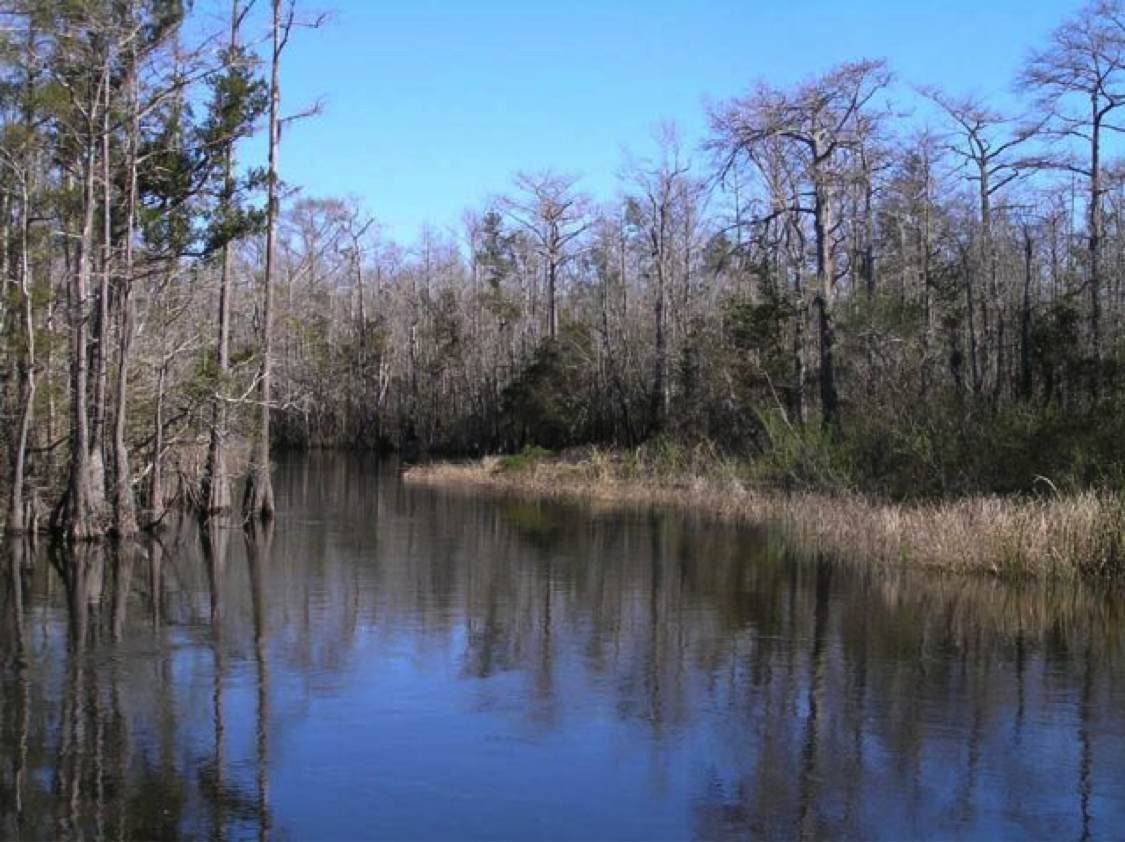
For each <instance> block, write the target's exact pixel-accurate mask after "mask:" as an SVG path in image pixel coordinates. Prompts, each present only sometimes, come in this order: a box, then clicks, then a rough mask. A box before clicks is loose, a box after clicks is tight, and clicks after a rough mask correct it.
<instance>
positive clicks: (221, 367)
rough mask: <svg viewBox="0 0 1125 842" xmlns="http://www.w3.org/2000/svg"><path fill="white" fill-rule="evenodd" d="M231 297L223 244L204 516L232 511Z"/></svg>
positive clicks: (234, 42)
mask: <svg viewBox="0 0 1125 842" xmlns="http://www.w3.org/2000/svg"><path fill="white" fill-rule="evenodd" d="M238 7H239V2H238V0H233V2H232V3H231V24H230V52H231V56H232V59H233V58H234V56H235V50H236V49H237V48H238V43H239V39H238V26H239V20H240V14H239V8H238ZM223 193H224V197H223V198H224V207H223V208H222V209H221V212H222V213H224V214H229V213H230V211H231V207H230V203H231V202H232V201H233V193H234V138H233V137H232V138H228V139H227V141H226V149H225V150H224V160H223ZM230 296H231V247H230V243H229V242H224V243H223V253H222V258H221V268H220V279H219V336H218V348H217V349H216V362H217V363H218V366H217V368H218V371H217V379H218V383H217V384H216V386H215V390H216V393H217V394H216V397H215V401H214V405H213V408H212V416H211V441H210V445H209V447H208V450H207V466H206V469H205V471H204V474H203V509H204V513H205V514H219V513H222V512H226V511H227V510H229V509H230V506H231V498H230V480H229V478H228V476H227V426H228V423H227V405H226V388H227V376H228V374H229V372H230Z"/></svg>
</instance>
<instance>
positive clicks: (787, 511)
mask: <svg viewBox="0 0 1125 842" xmlns="http://www.w3.org/2000/svg"><path fill="white" fill-rule="evenodd" d="M737 474H738V470H737V466H736V465H733V464H726V465H721V466H719V468H718V469H716V470H714V471H713V472H711V473H710V474H707V475H700V474H697V475H687V474H681V475H674V474H670V473H667V472H665V471H663V470H661V469H660V468H659V467H657V466H655V465H653V464H652V463H649V464H647V465H646V464H645V463H644V462H643V460H640V461H638V460H636V459H633V458H623V457H621V456H619V455H616V456H615V455H613V454H609V453H606V452H604V451H592V452H591V453H590V454H589V455H588V456H585V457H584V458H582V459H577V460H564V459H554V458H549V459H548V458H536V457H534V456H525V457H508V458H507V459H497V458H486V459H481V460H475V461H472V462H458V463H451V462H439V463H433V464H429V465H423V466H416V467H413V468H410V469H409V470H408V471H406V473H405V479H406V481H407V482H414V483H427V484H434V485H443V486H449V487H458V486H459V487H472V488H474V489H490V490H494V491H497V492H502V493H517V494H521V495H534V496H538V497H545V498H554V499H566V500H577V501H584V502H589V503H594V504H609V505H613V506H625V507H629V506H674V507H681V508H685V509H690V510H693V511H698V512H701V513H705V514H707V515H709V516H713V517H716V518H720V519H724V520H730V521H739V522H746V523H754V524H762V525H766V526H769V527H772V528H776V529H779V530H781V531H782V532H783V533H784V534H785V536H786V537H787V538H788V539H789V540H791V541H792V542H793V543H794V544H795V545H796V546H797V547H798V548H799V549H801V550H804V551H809V552H827V553H831V554H833V555H836V556H838V557H840V558H841V559H843V560H847V561H863V562H868V563H875V564H892V565H899V564H902V565H909V566H917V567H926V568H934V569H941V570H947V571H956V572H974V573H987V574H990V575H994V576H1003V577H1013V578H1015V577H1037V578H1072V577H1112V576H1117V575H1119V574H1120V573H1121V572H1122V571H1123V569H1125V506H1123V505H1122V501H1121V500H1120V498H1119V497H1118V496H1117V495H1115V494H1110V493H1096V492H1092V491H1088V492H1081V493H1076V494H1071V495H1058V494H1053V495H1052V496H1049V497H1039V498H1034V499H1018V498H1012V497H996V496H990V497H984V496H982V497H971V498H965V499H961V500H955V501H943V502H933V503H919V504H905V503H893V502H888V501H881V500H878V499H875V498H872V497H869V496H866V495H862V494H858V493H852V492H841V493H827V492H814V491H799V492H793V493H786V492H781V491H773V490H767V489H762V488H758V487H755V486H752V485H750V484H749V483H747V482H746V481H745V480H742V479H739V478H738V476H737Z"/></svg>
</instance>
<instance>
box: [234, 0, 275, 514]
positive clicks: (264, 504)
mask: <svg viewBox="0 0 1125 842" xmlns="http://www.w3.org/2000/svg"><path fill="white" fill-rule="evenodd" d="M283 46H284V41H283V39H282V20H281V0H273V49H272V62H271V68H270V117H269V188H268V192H269V196H268V200H267V207H266V267H265V278H264V280H263V287H264V289H263V302H262V368H261V375H260V377H261V382H260V384H259V387H260V391H259V395H260V403H259V407H258V429H257V432H256V440H255V442H254V452H253V454H252V456H251V464H250V473H249V476H248V477H247V480H246V493H245V495H244V497H243V501H242V510H243V513H244V514H245V515H246V517H248V518H256V517H264V518H269V517H272V516H273V512H274V499H273V484H272V482H271V481H270V400H271V398H272V392H271V386H272V377H273V370H272V365H273V362H272V359H271V358H272V356H273V347H272V345H273V324H272V317H273V313H272V306H273V269H274V262H275V260H276V252H277V216H278V209H279V207H278V206H279V198H278V184H277V153H278V146H279V145H280V141H281V123H280V118H279V116H278V109H279V107H280V101H281V92H280V88H279V85H280V81H281V79H280V65H281V50H282V48H283Z"/></svg>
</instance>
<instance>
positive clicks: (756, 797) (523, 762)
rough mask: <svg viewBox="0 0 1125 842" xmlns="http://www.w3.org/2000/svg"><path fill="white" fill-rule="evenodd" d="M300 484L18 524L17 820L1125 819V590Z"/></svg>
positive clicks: (3, 690)
mask: <svg viewBox="0 0 1125 842" xmlns="http://www.w3.org/2000/svg"><path fill="white" fill-rule="evenodd" d="M275 483H276V490H277V492H278V497H279V504H280V513H279V517H278V519H277V521H276V523H275V525H274V527H273V528H272V530H271V531H265V532H260V533H258V534H251V535H245V534H244V533H243V531H242V530H241V529H230V528H228V529H222V530H213V531H211V532H207V533H201V532H200V530H199V529H198V527H197V526H196V525H195V524H194V523H193V522H186V523H183V524H178V525H177V524H171V525H169V526H168V528H166V529H165V530H163V531H162V532H161V533H160V534H159V535H158V536H155V537H154V538H152V539H146V540H145V541H144V542H143V543H141V544H140V545H138V546H126V547H123V548H121V549H119V550H116V551H111V550H105V549H99V548H90V549H87V550H85V551H84V552H83V553H81V554H80V555H78V556H71V557H64V556H59V555H52V554H50V553H48V552H47V551H46V550H38V551H37V552H35V553H29V552H27V551H25V550H24V549H23V548H22V547H21V546H20V545H10V546H9V548H8V553H7V555H6V556H5V557H4V559H5V563H4V565H3V571H2V572H3V586H2V587H0V620H2V631H0V694H2V695H0V834H2V835H3V836H4V837H8V838H17V837H24V838H51V837H64V838H70V837H85V838H103V837H109V838H172V837H210V838H225V839H243V838H250V839H256V838H280V839H286V838H295V839H327V838H339V839H343V838H348V839H354V838H404V839H405V838H429V839H434V838H467V839H487V838H521V839H525V838H526V839H532V838H552V839H572V838H573V839H587V838H599V839H602V838H606V839H608V838H615V839H618V838H620V839H629V838H660V839H687V838H760V837H768V838H776V837H802V838H825V837H849V838H855V837H871V838H876V837H877V838H902V837H929V838H934V837H937V838H1001V837H1009V838H1029V837H1030V838H1108V837H1114V836H1120V835H1121V833H1122V832H1123V829H1125V659H1123V653H1122V642H1123V640H1125V636H1123V630H1125V619H1123V614H1125V609H1123V608H1122V605H1123V602H1122V600H1121V599H1120V595H1119V594H1117V595H1115V594H1112V593H1109V592H1107V591H1104V590H1099V589H1097V588H1087V587H1075V586H1072V585H1067V586H1062V585H1054V586H1036V587H1030V586H1024V587H1021V588H1014V587H1010V586H1002V585H1000V584H998V583H993V582H989V581H984V580H980V579H962V578H939V577H933V576H918V575H914V576H910V575H906V574H904V573H901V572H898V573H895V572H888V571H877V570H872V569H863V568H862V567H859V566H844V565H839V564H833V563H831V562H828V561H823V560H816V559H809V558H804V559H801V558H796V557H793V555H792V554H791V553H788V552H787V551H786V549H785V547H784V546H783V545H782V544H781V543H780V542H779V541H778V540H777V539H776V538H772V537H770V536H769V535H765V534H762V533H759V532H754V531H747V530H738V529H733V528H728V527H715V526H714V525H710V524H708V523H706V522H705V521H703V520H700V519H695V518H690V517H686V516H684V515H676V514H659V513H610V512H605V511H600V510H591V509H589V508H583V507H577V506H558V505H545V504H537V503H530V502H519V501H513V500H507V501H505V500H502V499H496V498H490V497H486V496H483V495H472V494H467V493H457V492H451V491H440V490H433V489H423V488H410V487H404V486H403V485H401V484H400V483H399V481H398V479H397V477H396V476H395V474H394V473H393V472H390V471H387V470H385V469H382V468H380V467H379V466H377V465H376V464H374V463H368V462H365V461H364V460H362V459H357V458H353V457H339V456H331V455H321V456H314V457H311V458H308V459H298V460H291V461H286V462H283V463H282V464H281V465H280V466H279V468H278V471H277V475H276V480H275ZM60 571H65V575H63V574H62V573H61V572H60ZM13 576H15V577H18V578H17V579H16V580H17V581H18V583H19V587H18V588H15V589H13V587H12V583H13Z"/></svg>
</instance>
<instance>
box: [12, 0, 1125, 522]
mask: <svg viewBox="0 0 1125 842" xmlns="http://www.w3.org/2000/svg"><path fill="white" fill-rule="evenodd" d="M214 11H215V10H214V9H209V10H208V13H207V14H203V13H202V12H200V11H196V10H191V9H190V4H188V3H185V2H183V1H182V0H63V1H62V2H59V0H17V2H14V3H11V4H8V8H7V9H6V10H5V11H4V12H3V19H4V25H3V27H2V30H0V39H2V43H0V66H2V73H3V81H2V84H0V121H2V124H0V277H2V278H3V284H4V291H3V296H2V298H0V357H2V360H3V369H2V371H0V374H2V387H0V388H2V393H0V412H2V413H3V419H4V423H3V426H2V429H0V441H2V445H0V446H2V448H3V453H4V457H5V458H4V459H3V481H2V487H3V499H4V508H5V510H6V515H5V520H6V525H7V528H8V530H9V531H12V532H19V531H27V530H33V529H40V528H53V529H55V530H57V531H59V532H61V533H65V534H67V535H69V536H70V537H72V538H87V537H92V536H96V535H100V534H104V533H106V532H117V533H120V534H128V533H131V532H135V531H136V530H137V529H138V528H141V527H143V526H145V525H147V524H151V523H153V522H156V521H159V519H160V518H161V517H163V515H164V513H165V512H166V511H167V510H168V508H169V507H170V506H171V505H173V504H181V505H187V506H191V507H194V508H196V509H198V510H199V511H201V512H204V513H209V512H210V513H213V512H221V511H224V510H229V509H232V508H233V509H236V510H237V509H239V508H240V506H241V510H242V511H244V512H245V513H246V514H248V515H250V516H258V515H266V516H268V515H270V514H271V513H272V511H273V508H274V502H273V494H272V489H271V487H270V478H269V462H270V453H271V448H273V449H276V448H281V447H326V446H330V447H362V448H380V449H388V450H397V451H400V452H403V453H405V454H408V455H410V456H414V455H417V454H421V453H427V452H431V453H432V452H444V453H462V454H468V453H485V452H513V451H518V450H520V449H522V448H525V447H529V446H536V447H543V448H549V449H553V450H554V449H565V448H572V447H578V446H583V445H593V444H598V445H608V446H615V447H623V448H624V447H629V448H632V447H638V446H646V447H666V448H684V447H697V448H703V449H705V450H708V451H709V452H721V453H724V454H737V455H739V456H745V458H746V460H747V463H748V464H751V463H752V464H754V465H756V466H757V467H756V468H755V469H754V470H755V471H757V474H756V475H757V476H758V477H759V478H761V479H763V480H768V481H770V482H774V483H777V484H780V485H784V486H786V487H792V486H793V485H794V484H818V485H829V486H832V485H840V486H848V487H854V488H860V489H863V490H868V491H874V492H878V493H881V494H885V495H888V496H892V497H896V498H918V497H935V496H943V495H957V494H965V493H970V492H976V491H998V492H1015V493H1022V492H1031V491H1034V490H1035V489H1036V488H1038V487H1041V486H1043V485H1046V486H1049V487H1053V488H1056V489H1060V488H1062V489H1065V488H1066V487H1086V486H1090V485H1098V486H1115V485H1116V484H1117V483H1119V482H1120V481H1121V480H1122V478H1125V449H1123V447H1122V444H1121V441H1122V435H1123V434H1125V422H1123V421H1122V420H1121V419H1120V415H1121V413H1120V412H1119V409H1120V408H1121V407H1122V404H1123V395H1122V387H1123V385H1125V383H1123V374H1122V372H1121V367H1120V363H1121V361H1122V360H1123V358H1125V347H1123V342H1122V340H1123V338H1125V335H1123V331H1122V327H1121V314H1122V311H1123V309H1125V168H1122V166H1121V165H1120V163H1119V162H1118V161H1117V160H1116V158H1115V155H1114V152H1115V150H1116V149H1117V142H1116V137H1117V135H1118V133H1119V132H1120V131H1121V129H1122V124H1121V123H1120V122H1119V121H1120V120H1121V119H1122V118H1125V4H1120V3H1118V2H1116V0H1108V1H1107V2H1094V3H1092V4H1090V5H1088V6H1086V7H1085V8H1083V9H1082V10H1080V11H1079V12H1078V13H1077V14H1075V15H1074V16H1073V17H1072V18H1070V19H1067V20H1064V21H1061V22H1060V24H1059V26H1058V28H1057V29H1056V30H1055V31H1054V32H1053V33H1052V34H1051V35H1050V38H1049V40H1048V41H1047V42H1046V43H1043V44H1040V45H1032V46H1031V48H1030V49H1029V52H1028V54H1027V57H1026V61H1025V63H1024V66H1023V68H1022V70H1021V71H1020V73H1019V75H1018V78H1016V79H1014V80H1011V82H1012V85H1013V86H1014V87H1015V89H1016V90H1017V91H1018V92H1019V96H1020V102H1021V104H1022V106H1021V107H1022V111H1021V112H1020V113H1014V112H1013V113H1008V112H1006V111H1003V110H1001V109H999V108H998V107H996V106H995V105H993V104H992V103H991V102H990V101H989V99H988V98H987V97H986V96H985V95H983V94H978V93H974V94H971V95H965V94H962V93H952V92H946V91H942V90H939V89H936V88H932V87H926V86H922V85H917V86H915V85H913V82H914V81H915V80H901V79H896V78H895V76H894V75H893V71H892V69H891V68H890V67H888V66H887V65H886V64H885V63H884V62H881V61H877V60H860V61H855V62H851V63H846V64H842V65H839V66H837V67H834V68H831V69H828V70H826V71H824V72H822V73H821V74H820V75H814V76H810V77H809V78H808V79H807V80H806V81H804V82H802V83H800V84H796V85H793V86H789V87H776V86H774V85H771V84H769V83H766V82H763V83H759V84H757V85H754V86H752V87H750V88H749V90H748V92H747V93H746V94H745V95H743V96H740V97H737V98H735V99H732V100H729V101H725V102H717V103H715V104H713V105H711V106H710V107H709V109H708V116H709V125H710V130H709V133H708V136H707V138H706V139H705V142H704V143H703V144H702V145H695V144H687V143H685V142H684V141H683V140H682V139H681V138H680V137H679V136H678V135H677V132H676V130H675V129H674V128H673V127H671V126H667V127H664V128H662V129H660V130H659V131H657V132H656V133H655V137H654V138H653V141H654V142H653V143H651V144H650V146H651V147H652V149H653V150H654V151H653V152H652V153H651V154H649V155H647V156H646V155H636V156H627V158H626V160H625V161H623V163H622V166H621V171H620V181H619V190H618V191H617V195H616V196H615V197H600V198H595V197H593V196H591V195H590V194H589V193H587V192H586V191H585V190H584V189H583V186H582V182H581V179H580V178H579V177H578V176H576V175H570V174H565V171H564V170H563V169H560V170H552V171H540V172H521V173H518V174H516V175H514V177H513V182H512V184H510V185H507V186H505V185H497V189H498V190H499V191H500V192H499V193H498V194H497V195H496V196H495V197H489V198H487V199H482V202H481V204H480V205H479V206H478V207H475V208H473V209H470V210H468V211H466V213H465V214H464V217H463V224H462V225H461V227H460V228H459V230H450V231H436V230H426V231H423V232H422V234H421V235H420V236H419V238H418V239H417V242H414V243H412V244H410V245H402V244H397V243H395V242H392V241H390V240H389V239H388V238H387V237H386V236H384V235H383V234H382V233H381V231H380V227H379V225H378V222H377V219H376V218H375V217H373V216H371V215H370V214H369V213H368V211H367V210H365V209H364V208H363V207H362V206H361V205H360V204H359V203H358V202H357V201H355V200H351V199H340V198H323V197H312V196H309V195H306V194H304V193H303V192H302V191H301V190H300V187H299V185H300V174H299V173H287V172H285V169H284V164H283V161H284V156H283V152H284V143H283V128H284V127H285V126H286V125H287V124H288V123H289V122H291V121H293V120H297V119H306V118H307V119H315V113H313V112H314V111H315V109H312V110H310V111H308V112H306V113H302V110H301V109H302V107H303V106H304V104H302V103H296V104H290V103H288V102H285V103H283V100H282V96H281V82H282V81H283V79H284V72H283V71H284V58H285V51H286V47H287V46H288V44H289V42H290V39H291V38H304V37H331V36H330V34H328V35H325V34H324V33H312V32H309V31H308V30H309V29H313V28H318V27H320V25H321V24H322V23H323V21H322V20H320V19H316V18H313V17H309V16H307V15H304V14H303V13H302V11H301V10H300V9H295V8H294V7H293V6H292V5H291V4H290V3H288V2H282V0H268V2H263V0H259V3H258V4H257V6H256V7H255V6H254V5H253V4H250V3H249V2H248V0H232V2H231V3H230V4H229V8H226V9H223V10H221V11H222V14H223V17H225V18H226V23H224V24H223V26H221V27H219V28H217V29H216V31H213V32H206V31H203V30H205V29H206V27H207V26H208V25H209V24H208V21H211V20H214V19H215V15H214ZM1005 101H1008V99H1007V98H1005ZM387 130H388V131H393V126H391V127H387ZM256 132H262V133H264V135H265V138H266V141H267V142H266V145H265V146H266V148H267V149H268V161H267V163H266V165H264V166H262V167H260V168H258V167H247V166H246V165H245V162H244V161H240V157H239V152H240V145H242V144H244V142H245V141H246V140H247V139H248V138H249V137H251V136H252V135H253V134H254V133H256ZM243 157H244V158H245V157H246V156H245V153H243ZM560 164H561V165H565V162H560ZM370 199H371V202H372V204H373V205H374V206H375V207H377V206H378V197H370ZM242 480H245V482H242ZM236 485H237V486H238V487H239V488H242V489H244V493H243V494H242V495H241V500H239V499H237V498H235V497H234V496H233V492H232V489H233V488H234V487H235V486H236Z"/></svg>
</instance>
